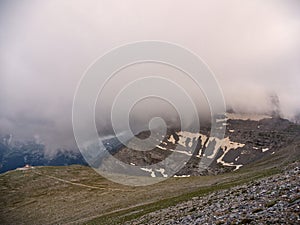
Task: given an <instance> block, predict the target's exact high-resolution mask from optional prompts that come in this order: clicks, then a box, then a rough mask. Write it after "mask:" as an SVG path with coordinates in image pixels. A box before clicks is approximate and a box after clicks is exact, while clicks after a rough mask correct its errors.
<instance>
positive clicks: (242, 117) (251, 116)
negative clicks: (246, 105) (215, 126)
mask: <svg viewBox="0 0 300 225" xmlns="http://www.w3.org/2000/svg"><path fill="white" fill-rule="evenodd" d="M226 117H227V118H228V119H231V120H253V121H259V120H262V119H271V118H272V117H271V116H269V115H262V114H249V113H243V114H241V113H226Z"/></svg>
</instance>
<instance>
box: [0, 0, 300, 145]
mask: <svg viewBox="0 0 300 225" xmlns="http://www.w3.org/2000/svg"><path fill="white" fill-rule="evenodd" d="M1 4H2V5H1V7H0V8H1V13H0V30H1V32H0V93H1V94H0V133H14V134H16V136H18V137H20V138H28V137H33V136H34V135H39V136H40V138H41V139H42V140H44V141H45V142H46V143H47V144H48V145H49V146H50V147H49V148H50V149H52V148H56V147H61V146H66V147H68V146H72V145H74V139H73V135H72V125H71V107H72V100H73V96H74V93H75V90H76V86H77V84H78V82H79V80H80V78H81V76H82V74H83V72H84V71H85V70H86V68H87V67H88V66H89V65H90V63H91V62H92V61H93V60H94V59H95V58H97V57H99V56H100V55H102V54H104V53H105V52H107V51H109V50H110V49H111V48H113V47H116V46H118V45H121V44H125V43H128V42H133V41H139V40H151V39H155V40H163V41H168V42H174V43H177V44H180V45H182V46H185V47H187V48H188V49H190V50H192V51H193V52H195V53H196V54H198V55H199V56H200V57H201V58H202V59H203V60H204V61H205V62H206V63H207V64H208V65H209V66H210V68H211V69H212V70H213V72H214V73H215V76H216V78H217V79H218V81H219V83H220V86H221V88H222V89H223V92H224V95H225V99H226V103H227V105H228V106H230V107H232V108H234V109H235V110H238V111H247V112H267V111H268V110H270V109H271V106H270V98H269V96H270V95H271V94H272V93H276V94H277V95H278V97H279V99H280V105H281V112H282V114H283V116H284V117H286V118H293V117H294V116H295V115H296V114H297V113H298V112H300V98H299V94H298V90H299V87H300V76H299V72H300V64H299V62H300V4H299V1H297V0H290V1H289V0H287V1H276V0H275V1H264V2H262V1H258V0H254V1H253V0H252V1H250V0H249V1H243V2H241V1H237V0H231V1H224V2H220V1H216V0H213V1H196V0H195V1H188V2H184V1H173V0H172V1H163V2H161V1H126V3H125V2H121V1H118V2H117V1H108V0H107V1H105V0H101V1H88V2H87V1H83V0H82V1H59V0H54V1H49V2H42V1H34V0H32V1H31V0H28V1H24V2H19V1H2V3H1ZM174 79H175V78H174ZM179 81H180V80H178V82H179ZM183 82H184V81H182V83H183ZM118 85H119V86H120V83H119V84H118V83H116V87H118ZM185 85H188V82H186V84H185ZM116 90H118V89H116ZM109 94H111V92H110V91H108V92H107V95H108V96H109ZM191 94H192V95H193V94H195V95H196V92H193V90H191ZM200 98H202V97H200ZM108 99H109V98H108ZM108 102H109V101H108V100H107V102H101V103H99V104H102V106H103V105H104V106H106V105H109V103H108ZM140 108H141V109H138V108H137V112H139V113H137V114H140V113H141V112H142V111H143V110H142V109H143V107H140ZM160 109H164V111H165V110H166V109H168V107H167V106H166V108H164V106H161V107H160ZM151 110H152V111H151ZM106 111H107V112H109V109H108V108H107V109H106ZM147 112H148V114H149V115H147V116H148V117H150V116H152V115H154V114H155V113H159V110H157V107H154V106H153V104H152V105H151V104H149V107H148V108H147ZM172 115H173V114H172ZM173 116H175V115H173ZM175 117H176V116H175ZM107 118H108V117H107ZM107 118H106V117H103V118H100V119H99V121H100V122H99V123H100V125H99V126H101V124H102V126H103V127H106V126H107ZM141 120H143V119H141ZM171 120H172V119H171Z"/></svg>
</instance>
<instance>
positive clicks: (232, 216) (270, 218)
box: [126, 162, 300, 225]
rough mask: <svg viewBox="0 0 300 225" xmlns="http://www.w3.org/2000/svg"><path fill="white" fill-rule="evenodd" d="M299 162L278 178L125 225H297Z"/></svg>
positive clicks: (194, 200) (299, 219) (299, 213)
mask: <svg viewBox="0 0 300 225" xmlns="http://www.w3.org/2000/svg"><path fill="white" fill-rule="evenodd" d="M299 183H300V163H299V162H296V163H292V164H290V165H289V166H287V167H285V168H284V170H283V171H282V172H281V173H280V174H277V175H273V176H271V177H268V178H263V179H260V180H256V181H253V182H250V183H247V184H244V185H240V186H236V187H233V188H230V189H228V190H221V191H217V192H214V193H211V194H209V195H207V196H204V197H193V198H192V199H190V200H189V201H186V202H183V203H180V204H177V205H175V206H172V207H169V208H166V209H162V210H159V211H156V212H152V213H149V214H146V215H144V216H142V217H141V218H139V219H136V220H133V221H130V222H127V223H126V224H132V225H133V224H199V225H200V224H299V223H300V186H299Z"/></svg>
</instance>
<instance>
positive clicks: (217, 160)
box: [114, 113, 300, 176]
mask: <svg viewBox="0 0 300 225" xmlns="http://www.w3.org/2000/svg"><path fill="white" fill-rule="evenodd" d="M217 125H218V126H219V127H220V129H222V128H224V126H225V125H226V131H225V136H224V139H222V140H220V139H219V138H216V137H212V136H209V127H204V128H202V130H201V131H200V132H187V131H176V129H169V130H168V132H167V135H166V136H162V137H161V139H162V140H161V141H160V144H158V145H156V148H154V149H153V150H151V151H138V150H133V149H131V148H128V147H124V146H123V147H120V149H119V150H118V151H117V152H116V153H115V154H114V156H115V157H116V158H118V159H119V160H121V161H123V162H126V163H127V164H131V165H139V166H146V165H151V164H155V163H158V162H160V161H162V160H164V159H165V158H166V157H168V156H169V155H170V154H179V155H180V154H184V155H188V156H189V157H190V160H189V161H186V162H185V164H186V165H185V167H184V168H183V169H181V170H180V171H179V172H178V173H177V174H176V175H177V176H195V175H196V176H197V175H208V174H218V173H223V172H228V171H233V170H238V169H240V168H241V167H243V166H245V165H248V164H251V163H254V162H256V161H259V160H262V159H264V158H266V157H268V156H272V155H276V154H277V152H278V151H279V150H280V149H282V148H283V147H286V146H288V145H289V144H290V143H292V142H293V141H294V140H295V138H297V137H299V136H300V126H299V125H296V124H294V123H292V122H290V121H288V120H285V119H282V118H279V117H276V118H272V117H268V116H262V115H246V114H231V113H228V114H227V115H226V117H223V118H219V119H217ZM149 134H150V133H149V132H148V131H145V132H141V133H140V134H139V135H137V136H138V137H139V138H141V139H143V138H146V137H148V136H149ZM128 145H129V146H130V145H133V146H135V143H131V142H130V141H129V143H128ZM139 147H141V146H139ZM193 149H194V151H192V150H193ZM208 149H209V151H208ZM207 152H209V154H207ZM205 160H208V161H211V163H210V165H209V166H208V167H203V166H202V165H201V162H203V161H205ZM174 163H176V162H174ZM160 171H161V170H156V171H148V176H149V175H150V176H163V175H164V176H166V172H165V173H164V174H162V173H161V172H160ZM145 175H147V173H146V172H145ZM167 175H168V174H167Z"/></svg>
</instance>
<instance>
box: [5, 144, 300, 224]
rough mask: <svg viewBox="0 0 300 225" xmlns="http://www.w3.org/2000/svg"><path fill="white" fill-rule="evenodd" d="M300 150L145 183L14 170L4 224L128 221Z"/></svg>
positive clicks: (71, 169)
mask: <svg viewBox="0 0 300 225" xmlns="http://www.w3.org/2000/svg"><path fill="white" fill-rule="evenodd" d="M297 146H298V147H297ZM299 154H300V149H299V145H296V144H293V145H291V146H289V147H286V148H283V149H281V151H279V152H278V153H276V154H275V155H273V156H272V157H271V158H269V159H264V160H262V161H261V162H258V163H256V164H255V165H252V166H250V165H249V166H247V167H244V168H242V169H241V170H239V171H238V172H234V173H230V174H229V173H228V174H222V175H218V176H205V177H190V178H171V179H168V180H166V181H164V182H161V183H158V184H155V185H151V186H145V187H130V186H123V185H119V184H115V183H112V182H110V181H108V180H106V179H104V178H102V177H100V176H99V175H98V174H97V173H95V172H94V171H93V170H92V169H90V168H88V167H84V166H68V167H39V168H36V169H34V170H28V171H11V172H7V173H5V174H2V175H0V196H1V197H0V202H1V204H0V224H20V223H22V224H57V223H90V224H116V223H122V222H124V221H128V220H130V219H133V218H136V217H139V216H141V215H144V214H146V213H148V212H152V211H155V210H158V209H160V208H165V207H167V206H170V205H174V204H176V203H179V202H182V201H186V200H188V199H190V198H192V197H194V196H201V195H204V194H207V193H208V192H212V191H216V190H220V189H224V188H229V187H232V186H234V185H238V184H242V183H245V182H249V181H252V180H255V179H257V178H260V177H263V176H268V175H271V174H274V173H278V172H279V171H280V168H281V167H282V166H283V165H284V164H287V163H289V162H290V161H293V160H297V159H299ZM78 184H79V185H78Z"/></svg>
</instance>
